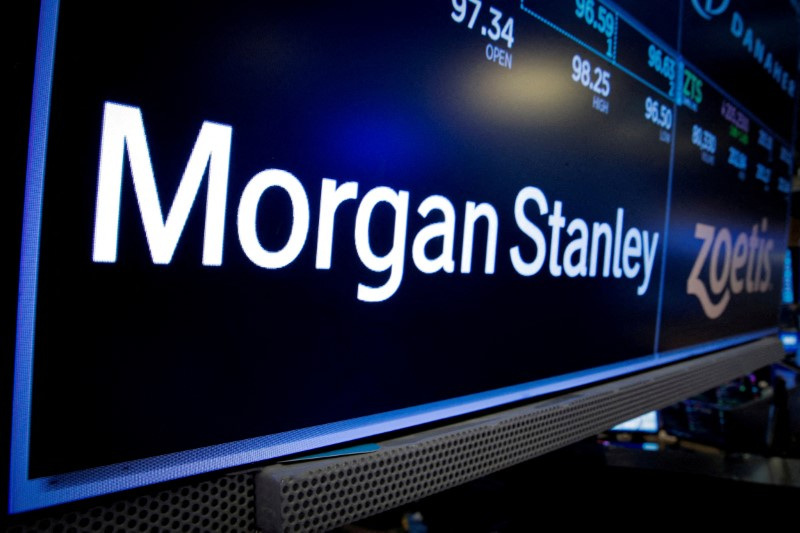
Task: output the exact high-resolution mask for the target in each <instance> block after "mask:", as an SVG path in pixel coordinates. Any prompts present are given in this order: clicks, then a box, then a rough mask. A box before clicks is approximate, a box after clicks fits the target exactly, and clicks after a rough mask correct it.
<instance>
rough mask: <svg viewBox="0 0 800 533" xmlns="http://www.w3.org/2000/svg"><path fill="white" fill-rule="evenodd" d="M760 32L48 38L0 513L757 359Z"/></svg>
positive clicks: (419, 21)
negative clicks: (643, 375) (748, 352)
mask: <svg viewBox="0 0 800 533" xmlns="http://www.w3.org/2000/svg"><path fill="white" fill-rule="evenodd" d="M45 4H46V7H47V6H50V5H51V4H52V3H51V2H45ZM767 4H768V5H765V3H764V2H756V1H744V0H692V1H689V0H686V1H684V2H677V1H675V2H672V1H665V0H660V1H653V2H636V1H634V0H629V1H618V2H606V1H600V0H571V1H563V2H549V1H539V0H522V1H519V0H514V1H501V0H483V1H481V0H437V1H424V2H407V3H401V4H397V3H385V2H368V3H363V4H362V3H359V4H358V5H353V6H349V5H348V7H347V8H344V7H343V6H342V4H341V3H331V2H326V3H318V2H285V3H283V2H281V3H278V2H268V3H265V2H244V3H240V2H226V3H223V4H219V3H209V4H208V5H204V6H202V8H201V7H200V6H198V5H197V4H196V3H189V4H186V3H182V2H181V3H168V5H162V4H159V5H158V6H157V7H156V6H149V5H147V4H139V3H137V4H136V6H134V7H131V6H125V7H123V6H121V5H117V4H111V5H103V6H101V7H98V6H88V5H82V3H71V2H64V3H63V4H62V5H60V6H56V7H57V9H56V8H53V9H51V11H52V12H51V14H50V15H46V17H44V18H43V20H44V19H47V20H48V21H49V25H45V24H43V26H42V30H40V31H42V32H45V33H47V32H50V33H52V36H51V40H52V45H53V46H52V50H51V53H52V55H51V56H48V55H47V54H46V53H44V52H42V48H41V45H40V51H39V55H38V60H37V61H38V65H37V66H38V67H40V68H45V71H46V73H47V76H49V77H47V76H45V79H46V80H47V82H40V83H45V85H46V89H47V90H46V91H44V92H43V93H37V94H40V96H35V99H34V106H35V107H36V106H37V105H38V106H39V108H40V109H45V110H46V112H45V115H46V117H47V118H48V120H49V122H47V121H45V123H44V126H43V127H41V128H39V129H38V130H37V129H36V128H34V131H35V133H34V135H33V136H32V139H33V140H32V142H33V143H35V144H36V143H38V144H36V146H38V147H39V148H40V149H39V150H34V151H33V152H32V153H33V154H34V155H32V156H31V159H30V160H29V170H28V177H27V180H28V181H27V194H28V200H27V202H28V203H27V204H26V207H25V221H26V225H25V234H24V235H23V239H24V243H23V262H22V269H21V287H22V288H21V297H20V298H21V302H22V303H21V304H20V319H19V321H20V325H19V326H18V347H17V354H16V364H17V374H18V379H17V384H16V386H15V387H16V388H15V392H14V402H15V403H14V424H15V426H14V427H15V429H14V432H15V433H14V435H13V444H12V446H13V450H12V453H13V454H14V455H13V457H14V461H15V463H14V464H12V510H23V509H26V508H31V507H35V506H42V505H48V504H50V503H58V502H60V501H66V500H69V499H76V498H79V497H84V496H91V495H95V494H100V493H103V492H108V491H111V490H117V489H121V488H127V487H131V486H137V485H140V484H143V483H145V482H151V481H159V480H164V479H171V478H174V477H178V476H182V475H188V474H192V473H199V472H202V471H208V470H211V469H214V468H220V467H224V466H231V465H236V464H242V463H245V462H251V461H256V460H264V459H270V458H273V457H278V456H281V455H286V454H289V453H296V452H300V451H303V450H306V449H311V448H314V447H319V446H323V445H330V444H335V443H337V442H342V441H345V440H350V439H353V438H362V437H364V436H368V435H370V434H375V433H379V432H385V431H390V430H395V429H399V428H402V427H407V426H409V425H413V424H418V423H423V422H428V421H432V420H436V419H438V418H442V417H445V416H453V415H456V414H464V413H467V412H471V411H473V410H476V409H478V408H479V407H478V403H475V402H479V401H481V402H484V403H481V404H480V406H483V407H485V406H491V405H498V404H501V403H503V402H507V401H512V400H514V399H522V398H525V397H530V396H535V395H537V394H538V393H539V391H540V389H539V388H537V387H539V386H540V385H541V384H543V383H544V384H549V385H548V386H552V387H556V388H557V387H558V386H563V387H566V386H567V377H569V378H570V379H572V378H578V379H579V380H580V379H582V380H584V381H583V382H590V381H592V380H595V379H599V378H598V376H599V372H601V371H607V372H611V373H617V374H622V373H624V372H626V371H628V370H629V369H630V365H632V364H637V365H644V366H645V367H646V366H655V365H657V364H660V363H661V362H663V361H665V360H667V359H669V358H674V357H678V356H684V355H688V354H690V353H696V352H698V351H702V350H709V349H711V348H712V347H719V346H725V345H730V344H733V343H736V342H742V341H744V340H747V339H751V338H757V337H759V336H763V335H766V334H769V333H772V332H774V331H775V329H776V326H777V315H778V306H779V304H780V299H781V286H782V284H781V279H782V265H783V259H784V252H785V246H786V220H787V208H788V196H789V193H790V180H791V176H792V171H793V168H792V164H793V146H794V140H793V135H794V117H795V115H796V111H795V102H796V100H797V98H796V92H797V87H796V83H797V76H798V75H797V13H796V12H795V10H794V9H793V7H792V5H791V4H790V2H788V1H787V2H769V3H767ZM87 20H99V21H102V22H101V23H98V24H93V25H87V24H86V21H87ZM55 28H57V32H56V31H55ZM48 57H50V60H51V61H52V67H51V68H50V69H49V70H48V68H47V64H48V63H47V61H48V59H47V58H48ZM43 65H44V66H43ZM48 84H49V85H48ZM41 94H44V95H45V96H41ZM37 99H38V100H37ZM34 123H35V120H34ZM34 125H35V124H34ZM36 132H38V133H36ZM45 148H46V150H44V149H45ZM37 168H38V169H39V170H38V174H37V171H36V169H37ZM692 350H694V351H692ZM606 375H607V374H606ZM559 380H561V381H559ZM562 381H563V383H564V384H563V385H558V383H561V382H562ZM570 383H574V382H570ZM553 384H555V385H553ZM541 390H543V389H541ZM548 390H549V389H548ZM26 428H29V430H28V429H26ZM157 456H163V457H166V459H159V461H162V462H159V463H157V464H158V465H161V466H159V467H158V468H156V467H155V466H153V465H155V464H156V463H154V462H153V461H154V460H153V459H152V458H153V457H157ZM148 461H150V462H148ZM163 461H166V463H164V462H163ZM164 464H167V465H169V467H164V468H162V467H163V465H164ZM109 465H111V466H109ZM114 465H116V466H114ZM119 465H124V468H123V467H120V466H119ZM159 469H161V470H159ZM129 472H138V474H137V475H136V476H134V475H129V474H128V473H129ZM126 476H127V477H126ZM87 480H88V481H87ZM78 485H79V486H81V487H82V488H80V489H74V487H75V486H78ZM42 502H44V503H42ZM15 505H16V507H15Z"/></svg>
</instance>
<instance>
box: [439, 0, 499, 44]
mask: <svg viewBox="0 0 800 533" xmlns="http://www.w3.org/2000/svg"><path fill="white" fill-rule="evenodd" d="M451 1H452V4H453V12H452V13H450V17H451V18H452V19H453V20H454V21H455V22H457V23H458V24H461V23H463V22H464V21H466V22H467V28H468V29H470V30H471V29H473V28H475V24H476V22H477V21H478V20H479V19H481V20H484V19H485V17H482V16H481V10H482V8H483V2H482V1H481V0H451ZM489 17H490V18H491V20H488V21H487V24H485V25H482V26H481V35H482V36H484V37H488V38H489V39H491V40H492V41H494V42H498V41H503V42H505V44H506V46H507V47H508V48H511V47H512V46H514V17H506V16H505V15H504V14H503V12H502V11H501V10H499V9H497V8H496V7H492V6H490V7H489Z"/></svg>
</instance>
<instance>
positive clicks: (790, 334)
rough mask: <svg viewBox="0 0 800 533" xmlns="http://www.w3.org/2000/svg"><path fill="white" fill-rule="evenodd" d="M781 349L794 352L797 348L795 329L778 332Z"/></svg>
mask: <svg viewBox="0 0 800 533" xmlns="http://www.w3.org/2000/svg"><path fill="white" fill-rule="evenodd" d="M780 337H781V342H782V343H783V349H784V350H786V351H787V352H794V351H795V350H797V332H796V331H782V332H781V334H780Z"/></svg>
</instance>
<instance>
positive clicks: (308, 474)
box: [255, 338, 783, 532]
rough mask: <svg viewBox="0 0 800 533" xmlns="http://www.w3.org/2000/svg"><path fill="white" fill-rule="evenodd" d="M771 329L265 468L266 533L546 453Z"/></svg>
mask: <svg viewBox="0 0 800 533" xmlns="http://www.w3.org/2000/svg"><path fill="white" fill-rule="evenodd" d="M782 357H783V349H782V346H781V344H780V341H778V340H777V338H768V339H762V340H759V341H755V342H752V343H749V344H746V345H743V346H738V347H734V348H730V349H727V350H724V351H721V352H718V353H715V354H711V355H707V356H704V357H702V358H699V359H696V360H692V361H685V362H683V363H681V364H679V365H673V366H669V367H665V368H660V369H657V370H653V371H649V372H646V373H642V374H638V375H635V376H631V377H628V378H625V379H621V380H616V381H613V382H611V383H607V384H603V385H598V386H594V387H590V388H587V389H584V390H580V391H577V392H574V393H571V394H566V395H562V396H559V397H557V398H554V399H550V400H545V401H541V402H537V403H534V404H530V405H525V406H522V407H517V408H514V409H511V410H508V411H504V412H501V413H496V414H492V415H487V416H484V417H481V418H479V419H476V420H469V421H466V422H462V423H457V424H452V425H449V426H445V427H442V428H438V429H434V430H429V431H424V432H421V433H417V434H415V435H411V436H406V437H403V438H399V439H394V440H390V441H386V442H383V443H381V449H380V450H379V451H377V452H374V453H371V454H368V455H361V456H351V457H344V458H337V459H326V460H317V461H312V462H306V463H295V464H285V465H273V466H269V467H266V468H264V469H263V470H262V471H261V472H260V473H259V474H258V475H257V476H256V478H255V481H256V520H257V524H258V525H259V526H260V527H261V528H262V529H263V530H264V531H266V532H300V531H326V530H329V529H332V528H335V527H338V526H341V525H344V524H348V523H351V522H354V521H357V520H360V519H362V518H365V517H367V516H370V515H373V514H377V513H380V512H382V511H386V510H388V509H391V508H393V507H397V506H400V505H402V504H405V503H408V502H410V501H414V500H416V499H419V498H421V497H424V496H427V495H430V494H433V493H436V492H439V491H442V490H445V489H447V488H449V487H453V486H455V485H458V484H461V483H465V482H467V481H470V480H473V479H476V478H479V477H481V476H484V475H486V474H489V473H491V472H495V471H498V470H501V469H503V468H507V467H510V466H512V465H514V464H518V463H520V462H523V461H526V460H528V459H531V458H534V457H537V456H539V455H542V454H545V453H547V452H549V451H552V450H555V449H557V448H560V447H562V446H566V445H568V444H572V443H574V442H577V441H578V440H580V439H583V438H586V437H589V436H592V435H595V434H597V433H599V432H601V431H604V430H606V429H608V428H610V427H612V426H613V425H615V424H617V423H619V422H622V421H624V420H627V419H630V418H632V417H634V416H637V415H639V414H642V413H645V412H647V411H650V410H653V409H659V408H662V407H665V406H667V405H670V404H672V403H674V402H676V401H679V400H682V399H685V398H687V397H690V396H692V395H694V394H698V393H700V392H703V391H705V390H708V389H710V388H712V387H714V386H717V385H720V384H722V383H725V382H727V381H729V380H731V379H734V378H737V377H739V376H742V375H745V374H747V373H749V372H752V371H753V370H755V369H758V368H761V367H763V366H766V365H768V364H770V363H773V362H775V361H778V360H780V359H781V358H782Z"/></svg>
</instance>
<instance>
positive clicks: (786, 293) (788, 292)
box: [783, 250, 794, 304]
mask: <svg viewBox="0 0 800 533" xmlns="http://www.w3.org/2000/svg"><path fill="white" fill-rule="evenodd" d="M792 283H794V281H793V278H792V253H791V252H790V251H789V250H786V258H785V259H784V261H783V303H785V304H791V303H793V302H794V289H792Z"/></svg>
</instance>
